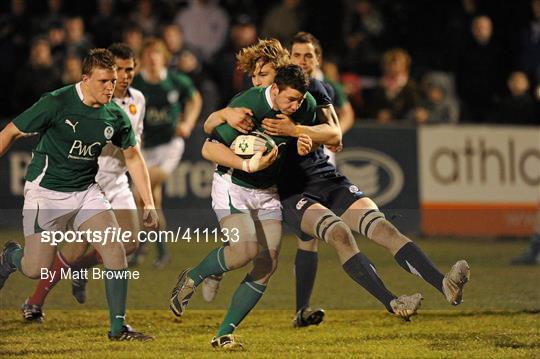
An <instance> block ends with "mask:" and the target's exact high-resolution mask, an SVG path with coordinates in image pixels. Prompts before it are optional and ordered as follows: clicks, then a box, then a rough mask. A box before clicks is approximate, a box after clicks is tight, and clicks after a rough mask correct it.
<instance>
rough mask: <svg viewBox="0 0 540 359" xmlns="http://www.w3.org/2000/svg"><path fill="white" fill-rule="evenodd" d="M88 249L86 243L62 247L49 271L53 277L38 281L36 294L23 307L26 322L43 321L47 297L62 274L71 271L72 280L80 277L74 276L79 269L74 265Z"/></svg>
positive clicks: (69, 244)
mask: <svg viewBox="0 0 540 359" xmlns="http://www.w3.org/2000/svg"><path fill="white" fill-rule="evenodd" d="M87 247H88V245H87V243H86V242H84V243H75V242H74V243H66V244H65V245H63V246H62V248H61V250H58V251H57V252H56V255H55V256H54V258H53V262H52V265H51V267H50V270H49V272H50V273H51V275H50V276H48V277H47V278H44V277H42V278H41V279H40V280H39V281H38V283H37V285H36V288H35V289H34V293H32V295H30V297H28V298H27V299H26V301H25V302H24V303H23V304H22V306H21V311H22V314H23V318H24V319H25V320H27V321H42V320H43V317H44V314H43V309H42V307H43V305H44V303H45V299H46V298H47V295H48V294H49V293H50V291H51V290H52V289H53V288H54V287H55V286H56V284H58V282H59V281H60V279H61V273H62V272H66V273H67V272H68V271H69V272H70V273H71V276H72V278H73V277H78V276H79V273H75V275H74V272H75V271H77V270H78V269H79V268H77V267H73V265H72V263H75V262H76V261H77V258H79V257H80V256H82V255H83V254H84V252H85V250H86V248H87Z"/></svg>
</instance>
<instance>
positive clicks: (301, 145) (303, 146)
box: [296, 134, 313, 156]
mask: <svg viewBox="0 0 540 359" xmlns="http://www.w3.org/2000/svg"><path fill="white" fill-rule="evenodd" d="M312 148H313V141H312V140H311V137H309V136H308V135H306V134H301V135H300V136H298V141H297V142H296V149H297V151H298V154H299V155H300V156H305V155H307V154H308V153H309V152H310V151H311V149H312Z"/></svg>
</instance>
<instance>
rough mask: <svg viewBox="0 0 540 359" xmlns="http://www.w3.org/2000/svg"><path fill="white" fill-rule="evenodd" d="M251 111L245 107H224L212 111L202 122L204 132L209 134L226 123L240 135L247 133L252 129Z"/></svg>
mask: <svg viewBox="0 0 540 359" xmlns="http://www.w3.org/2000/svg"><path fill="white" fill-rule="evenodd" d="M252 116H253V111H251V110H250V109H249V108H247V107H235V108H233V107H225V108H222V109H221V110H218V111H214V112H212V113H211V114H210V116H208V118H207V119H206V121H205V122H204V132H206V133H207V134H211V133H212V131H214V129H215V128H216V127H217V126H219V125H221V124H222V123H228V124H229V126H231V127H232V128H234V129H235V130H237V131H238V132H240V133H248V132H249V131H251V130H252V129H253V121H252V120H251V117H252Z"/></svg>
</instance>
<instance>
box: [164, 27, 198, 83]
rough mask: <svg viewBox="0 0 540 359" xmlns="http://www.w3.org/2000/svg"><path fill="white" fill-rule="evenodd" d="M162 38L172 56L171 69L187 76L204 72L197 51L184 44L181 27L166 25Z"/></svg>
mask: <svg viewBox="0 0 540 359" xmlns="http://www.w3.org/2000/svg"><path fill="white" fill-rule="evenodd" d="M161 37H162V39H163V41H164V42H165V45H166V46H167V50H169V53H170V56H171V59H170V61H169V64H168V67H169V68H173V69H176V70H179V71H180V72H183V73H185V74H194V73H197V72H200V71H201V70H202V66H201V61H200V59H199V56H197V53H196V50H195V49H194V48H192V47H190V46H189V45H186V44H185V43H184V34H183V32H182V29H181V28H180V26H178V25H177V24H175V23H171V24H167V25H164V26H163V27H162V29H161ZM190 77H191V76H190Z"/></svg>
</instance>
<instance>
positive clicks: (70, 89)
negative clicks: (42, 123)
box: [40, 85, 76, 104]
mask: <svg viewBox="0 0 540 359" xmlns="http://www.w3.org/2000/svg"><path fill="white" fill-rule="evenodd" d="M75 95H76V90H75V85H67V86H64V87H61V88H59V89H57V90H54V91H50V92H46V93H44V94H43V95H42V96H41V98H40V100H45V101H47V102H50V103H54V104H61V103H64V102H66V101H72V100H76V96H75Z"/></svg>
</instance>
